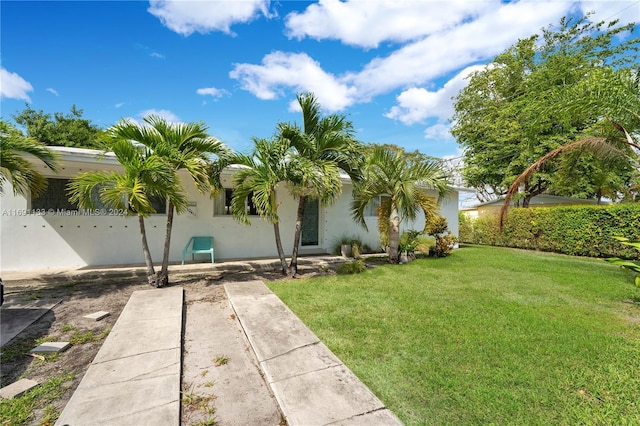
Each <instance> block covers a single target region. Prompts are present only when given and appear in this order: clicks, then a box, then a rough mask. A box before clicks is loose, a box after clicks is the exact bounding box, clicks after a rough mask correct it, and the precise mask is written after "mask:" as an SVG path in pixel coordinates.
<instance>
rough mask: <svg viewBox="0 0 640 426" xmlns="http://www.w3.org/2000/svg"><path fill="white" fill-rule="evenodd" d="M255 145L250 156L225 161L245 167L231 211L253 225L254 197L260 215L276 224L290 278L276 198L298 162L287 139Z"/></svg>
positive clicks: (237, 175)
mask: <svg viewBox="0 0 640 426" xmlns="http://www.w3.org/2000/svg"><path fill="white" fill-rule="evenodd" d="M253 143H254V149H253V151H252V152H251V153H249V154H240V153H232V154H229V155H228V156H227V157H226V158H225V163H226V164H237V165H241V166H243V167H242V168H240V169H239V170H238V171H237V172H236V173H235V174H234V175H233V183H234V191H233V199H232V202H231V212H232V214H233V216H234V218H235V219H236V220H238V221H240V222H241V223H245V224H250V221H249V218H248V216H247V210H246V205H245V203H246V201H247V199H248V198H249V197H251V201H252V202H253V204H254V205H255V207H256V210H257V211H258V214H260V216H262V218H263V219H264V220H266V221H268V222H269V223H271V224H272V225H273V231H274V235H275V240H276V248H277V250H278V257H279V258H280V264H281V266H282V274H283V275H287V271H288V268H287V260H286V257H285V254H284V249H283V248H282V240H281V238H280V218H279V216H278V207H279V206H280V203H279V202H278V199H277V197H276V189H277V187H278V185H280V184H281V183H285V182H287V181H288V179H289V175H290V173H291V170H290V169H291V167H295V161H291V160H292V158H291V156H292V153H291V151H290V144H289V141H288V140H287V139H282V138H275V139H273V140H267V139H257V138H254V139H253Z"/></svg>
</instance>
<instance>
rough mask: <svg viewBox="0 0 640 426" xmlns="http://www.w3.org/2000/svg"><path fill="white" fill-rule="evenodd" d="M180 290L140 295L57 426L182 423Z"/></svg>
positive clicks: (123, 315) (127, 309) (124, 313)
mask: <svg viewBox="0 0 640 426" xmlns="http://www.w3.org/2000/svg"><path fill="white" fill-rule="evenodd" d="M183 302H184V292H183V290H182V288H173V289H172V288H167V289H160V290H143V291H136V292H134V293H133V294H132V295H131V298H130V299H129V302H128V303H127V305H126V306H125V307H124V309H123V311H122V313H121V314H120V317H119V318H118V321H117V322H116V324H115V325H114V326H113V329H112V330H111V333H109V336H108V337H107V339H106V340H105V342H104V344H103V345H102V347H101V348H100V351H99V352H98V354H97V355H96V357H95V359H94V360H93V362H92V363H91V365H90V366H89V369H88V370H87V372H86V374H85V375H84V377H83V378H82V381H81V382H80V385H79V386H78V388H77V389H76V391H75V392H74V394H73V396H72V397H71V399H70V400H69V402H68V403H67V405H66V407H65V408H64V411H63V412H62V414H61V415H60V418H59V419H58V421H57V422H56V425H60V426H62V425H69V426H75V425H167V426H170V425H176V426H178V425H179V424H180V371H181V365H182V362H181V360H182V344H181V341H182V309H183Z"/></svg>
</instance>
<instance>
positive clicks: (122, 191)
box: [69, 122, 187, 286]
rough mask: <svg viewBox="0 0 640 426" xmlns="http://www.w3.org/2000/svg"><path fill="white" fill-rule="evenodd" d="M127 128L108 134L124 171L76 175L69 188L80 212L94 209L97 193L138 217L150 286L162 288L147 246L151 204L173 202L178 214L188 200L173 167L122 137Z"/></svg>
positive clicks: (111, 205)
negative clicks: (166, 200)
mask: <svg viewBox="0 0 640 426" xmlns="http://www.w3.org/2000/svg"><path fill="white" fill-rule="evenodd" d="M126 126H127V123H126V122H125V123H120V124H119V125H117V126H114V127H112V128H111V129H109V131H108V136H109V142H108V145H109V149H110V150H111V151H113V153H114V154H115V156H116V158H117V159H118V162H119V163H120V165H121V166H122V167H123V169H124V170H123V171H122V172H109V171H93V172H85V173H81V174H79V175H77V176H76V177H75V178H73V180H72V181H71V183H70V184H69V195H70V198H69V200H70V201H71V202H73V203H76V204H77V205H78V206H79V207H80V208H86V209H94V208H95V205H94V202H93V197H92V195H93V194H94V193H95V192H96V191H97V192H98V195H99V198H100V200H101V201H102V203H103V204H104V205H105V206H106V207H108V208H113V209H123V210H128V211H129V212H130V213H131V214H133V215H136V216H138V224H139V226H140V236H141V239H142V252H143V254H144V260H145V263H146V265H147V279H148V281H149V284H152V285H155V286H159V284H160V283H159V281H158V277H157V276H156V272H155V269H154V267H153V260H152V259H151V252H150V251H149V245H148V243H147V234H146V230H145V224H144V218H145V217H149V216H150V215H151V214H154V213H156V210H155V209H154V207H153V204H152V200H153V198H155V197H161V198H165V199H168V200H171V202H172V203H173V205H174V206H175V208H176V210H177V211H178V212H183V211H185V210H186V208H187V197H186V194H185V193H184V190H183V188H182V186H181V185H180V182H179V179H178V176H177V174H176V172H175V169H174V168H173V166H172V164H170V163H169V162H168V161H167V160H166V159H165V158H163V157H161V156H159V155H156V154H155V153H153V152H152V151H151V150H150V149H149V148H147V147H145V146H142V145H139V144H135V143H133V142H132V141H131V140H129V139H128V138H127V137H126V136H123V135H122V134H121V133H120V130H122V129H123V128H126Z"/></svg>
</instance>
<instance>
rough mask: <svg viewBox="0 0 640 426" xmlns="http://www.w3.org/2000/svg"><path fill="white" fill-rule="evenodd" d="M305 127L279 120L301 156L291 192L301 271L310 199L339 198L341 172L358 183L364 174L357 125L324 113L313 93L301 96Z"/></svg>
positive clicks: (295, 253) (292, 266)
mask: <svg viewBox="0 0 640 426" xmlns="http://www.w3.org/2000/svg"><path fill="white" fill-rule="evenodd" d="M297 99H298V103H299V105H300V108H301V110H302V120H303V127H302V128H300V127H298V126H297V125H295V124H289V123H279V124H278V135H279V137H282V138H284V139H288V140H289V141H290V143H291V146H292V147H293V148H295V150H296V152H297V155H298V160H297V161H298V168H297V170H298V173H297V174H296V175H295V176H292V177H291V179H292V180H291V181H290V184H291V193H292V195H293V196H294V197H295V198H297V199H298V210H297V214H296V228H295V234H294V240H293V253H292V255H291V264H290V265H289V268H290V269H291V271H292V275H293V276H295V275H296V273H297V272H298V249H299V246H300V237H301V235H302V220H303V215H304V206H305V202H306V201H307V199H316V200H319V202H320V205H328V204H331V203H333V202H335V201H336V199H337V198H338V196H339V195H340V193H341V191H342V181H341V179H340V171H341V170H342V171H344V172H346V173H347V174H348V175H349V176H350V177H351V179H352V180H353V181H354V182H355V181H357V180H358V179H359V177H360V165H361V158H362V145H361V144H360V143H359V142H358V141H357V140H356V139H355V138H354V136H353V133H354V131H353V125H352V123H351V122H350V121H348V120H347V119H346V117H345V116H344V115H340V114H331V115H328V116H325V117H322V116H321V111H320V104H319V103H318V101H317V99H316V97H315V96H314V95H313V94H312V93H302V94H299V95H298V96H297Z"/></svg>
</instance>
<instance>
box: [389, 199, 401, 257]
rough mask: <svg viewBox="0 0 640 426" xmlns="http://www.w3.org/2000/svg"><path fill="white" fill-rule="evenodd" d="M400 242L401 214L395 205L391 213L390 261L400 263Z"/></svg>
mask: <svg viewBox="0 0 640 426" xmlns="http://www.w3.org/2000/svg"><path fill="white" fill-rule="evenodd" d="M399 242H400V216H399V215H398V210H397V209H396V208H395V207H391V215H389V262H390V263H398V245H399Z"/></svg>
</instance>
